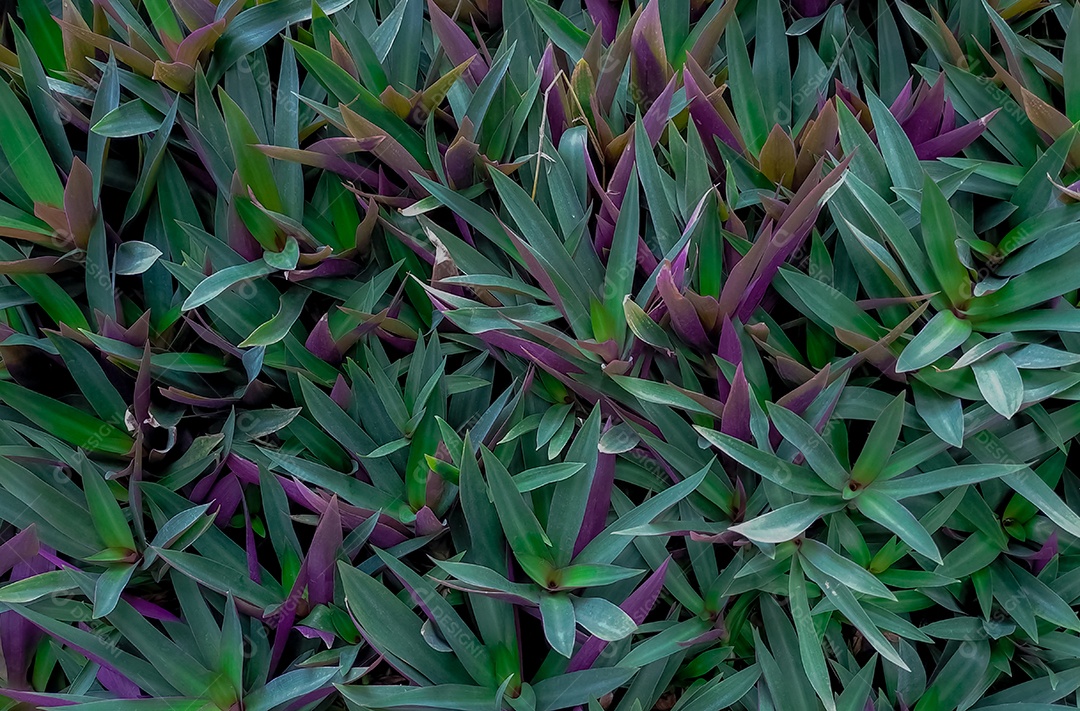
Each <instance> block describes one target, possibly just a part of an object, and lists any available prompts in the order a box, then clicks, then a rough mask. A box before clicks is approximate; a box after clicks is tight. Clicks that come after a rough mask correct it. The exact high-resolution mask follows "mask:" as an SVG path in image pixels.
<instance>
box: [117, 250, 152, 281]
mask: <svg viewBox="0 0 1080 711" xmlns="http://www.w3.org/2000/svg"><path fill="white" fill-rule="evenodd" d="M160 256H161V250H160V249H158V248H157V247H155V246H154V245H152V244H150V243H149V242H124V243H123V244H121V245H120V246H119V247H117V248H116V256H115V257H114V258H113V271H114V272H115V273H116V274H117V275H118V276H134V275H136V274H142V273H144V272H145V271H146V270H148V269H149V268H150V267H152V266H154V263H155V262H157V260H158V257H160Z"/></svg>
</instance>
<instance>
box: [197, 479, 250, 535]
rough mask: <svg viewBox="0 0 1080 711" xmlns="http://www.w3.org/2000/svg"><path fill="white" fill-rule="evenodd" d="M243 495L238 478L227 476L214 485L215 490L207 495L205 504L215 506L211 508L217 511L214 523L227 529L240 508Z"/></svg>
mask: <svg viewBox="0 0 1080 711" xmlns="http://www.w3.org/2000/svg"><path fill="white" fill-rule="evenodd" d="M243 495H244V492H243V490H242V489H241V488H240V482H239V481H237V479H236V477H235V476H225V477H222V478H221V479H219V480H218V482H217V483H216V484H214V488H213V489H211V490H210V493H209V494H207V496H206V498H205V499H204V500H203V503H210V502H213V503H214V504H215V506H213V507H211V508H216V509H217V516H216V517H215V518H214V523H215V524H217V525H218V526H219V527H225V526H228V525H229V520H230V519H232V517H233V514H235V513H236V510H237V508H239V506H240V500H241V498H242V497H243Z"/></svg>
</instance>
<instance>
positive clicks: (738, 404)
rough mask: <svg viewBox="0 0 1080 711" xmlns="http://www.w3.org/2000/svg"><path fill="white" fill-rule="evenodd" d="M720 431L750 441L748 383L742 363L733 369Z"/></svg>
mask: <svg viewBox="0 0 1080 711" xmlns="http://www.w3.org/2000/svg"><path fill="white" fill-rule="evenodd" d="M720 431H721V432H723V433H724V434H726V435H731V436H732V437H734V438H736V439H740V440H742V441H743V442H749V441H750V436H751V435H750V385H749V383H747V382H746V376H745V375H744V374H743V367H742V363H740V364H739V365H738V367H737V368H736V369H735V377H734V379H733V380H732V382H731V391H730V393H729V394H728V397H727V400H726V401H725V402H724V414H723V417H722V418H721V419H720Z"/></svg>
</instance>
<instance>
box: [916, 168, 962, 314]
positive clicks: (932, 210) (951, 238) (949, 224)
mask: <svg viewBox="0 0 1080 711" xmlns="http://www.w3.org/2000/svg"><path fill="white" fill-rule="evenodd" d="M922 235H923V244H924V245H925V247H926V256H927V258H928V259H929V260H930V266H931V267H932V268H933V270H934V275H935V276H936V277H937V281H938V284H940V285H941V288H942V290H943V291H944V292H945V294H946V295H947V296H948V297H949V301H950V302H951V303H952V304H953V306H962V305H963V304H964V303H966V301H967V300H968V299H970V298H971V277H969V276H968V271H967V268H965V267H964V265H963V264H961V262H960V257H959V255H958V254H957V252H956V238H957V233H956V217H955V215H953V210H952V207H950V206H949V201H948V200H946V199H945V194H944V193H943V192H941V188H940V187H938V184H937V183H936V182H934V180H933V179H932V178H931V177H930V176H929V175H927V176H926V177H925V179H924V180H923V185H922Z"/></svg>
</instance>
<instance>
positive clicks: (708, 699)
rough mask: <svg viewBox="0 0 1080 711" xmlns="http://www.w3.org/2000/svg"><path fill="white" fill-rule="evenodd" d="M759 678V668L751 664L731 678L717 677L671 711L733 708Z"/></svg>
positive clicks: (705, 710)
mask: <svg viewBox="0 0 1080 711" xmlns="http://www.w3.org/2000/svg"><path fill="white" fill-rule="evenodd" d="M760 678H761V667H759V666H758V665H757V664H753V665H751V666H749V667H747V668H746V669H743V670H741V671H737V672H735V673H734V674H732V675H731V676H728V677H720V676H717V677H715V678H714V679H711V680H710V681H709V682H708V683H706V684H705V685H704V686H703V687H701V688H700V689H698V690H696V692H695V693H694V694H693V695H692V696H691V695H690V694H687V695H685V696H683V698H682V699H680V700H679V703H678V704H676V706H675V707H674V709H673V711H713V710H714V709H726V708H733V707H734V706H735V704H736V703H738V702H739V700H740V699H742V698H743V697H744V696H746V695H747V694H748V693H750V690H751V689H753V688H754V685H755V684H757V682H758V679H760Z"/></svg>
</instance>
